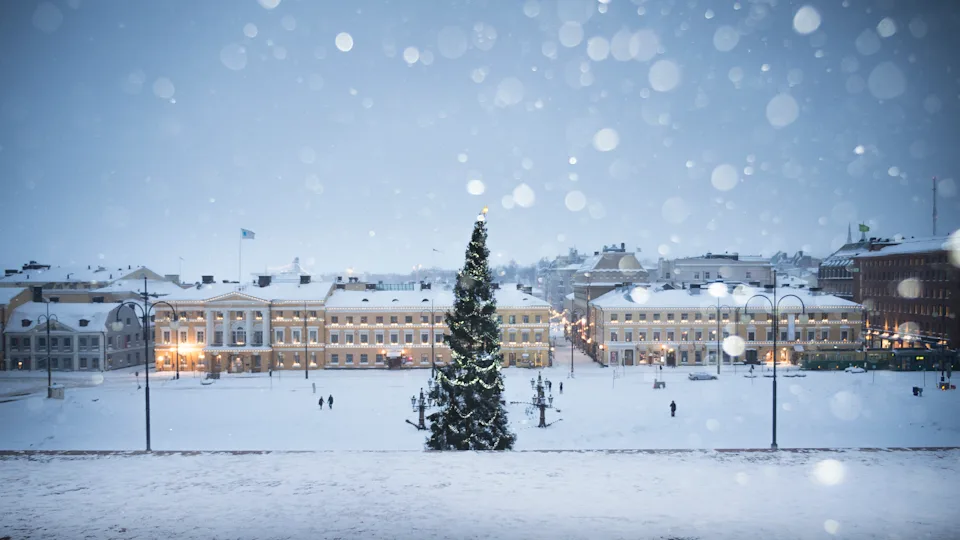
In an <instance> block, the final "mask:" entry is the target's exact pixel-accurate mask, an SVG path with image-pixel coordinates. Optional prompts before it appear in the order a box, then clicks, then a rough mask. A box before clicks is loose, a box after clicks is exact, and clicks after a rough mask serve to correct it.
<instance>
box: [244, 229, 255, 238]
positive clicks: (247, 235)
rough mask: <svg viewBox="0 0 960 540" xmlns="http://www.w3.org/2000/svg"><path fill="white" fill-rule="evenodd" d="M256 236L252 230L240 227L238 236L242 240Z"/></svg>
mask: <svg viewBox="0 0 960 540" xmlns="http://www.w3.org/2000/svg"><path fill="white" fill-rule="evenodd" d="M256 237H257V234H256V233H255V232H253V231H248V230H247V229H240V238H242V239H243V240H253V239H254V238H256Z"/></svg>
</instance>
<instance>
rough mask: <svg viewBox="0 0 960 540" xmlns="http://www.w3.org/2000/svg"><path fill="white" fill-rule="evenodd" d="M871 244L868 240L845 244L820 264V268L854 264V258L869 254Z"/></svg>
mask: <svg viewBox="0 0 960 540" xmlns="http://www.w3.org/2000/svg"><path fill="white" fill-rule="evenodd" d="M869 250H870V244H869V243H868V242H867V241H866V240H861V241H858V242H852V243H849V244H844V245H843V246H841V247H840V249H838V250H837V251H835V252H833V253H832V254H831V255H830V256H829V257H827V258H826V259H824V260H823V262H821V263H820V266H826V267H834V268H835V267H839V266H849V265H851V264H853V259H854V257H859V256H861V255H863V254H864V253H868V252H869Z"/></svg>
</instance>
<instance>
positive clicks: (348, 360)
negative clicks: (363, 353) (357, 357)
mask: <svg viewBox="0 0 960 540" xmlns="http://www.w3.org/2000/svg"><path fill="white" fill-rule="evenodd" d="M346 363H347V365H348V366H349V365H352V364H353V354H352V353H347V362H346Z"/></svg>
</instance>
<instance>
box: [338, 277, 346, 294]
mask: <svg viewBox="0 0 960 540" xmlns="http://www.w3.org/2000/svg"><path fill="white" fill-rule="evenodd" d="M336 285H337V289H338V290H341V291H344V290H346V289H347V284H346V283H344V282H343V280H340V281H338V282H337V284H336Z"/></svg>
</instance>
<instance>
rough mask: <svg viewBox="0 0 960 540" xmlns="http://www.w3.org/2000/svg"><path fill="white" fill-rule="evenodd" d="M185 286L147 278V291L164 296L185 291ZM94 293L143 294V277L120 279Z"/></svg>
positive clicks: (95, 290)
mask: <svg viewBox="0 0 960 540" xmlns="http://www.w3.org/2000/svg"><path fill="white" fill-rule="evenodd" d="M183 290H184V289H183V287H180V286H179V285H177V284H176V283H172V282H170V281H166V280H156V279H148V280H147V293H149V294H159V295H162V296H166V295H170V294H174V293H178V292H180V291H183ZM91 292H93V293H134V294H143V280H142V279H118V280H117V281H114V282H113V283H111V284H109V285H107V286H106V287H100V288H97V289H94V290H93V291H91Z"/></svg>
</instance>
